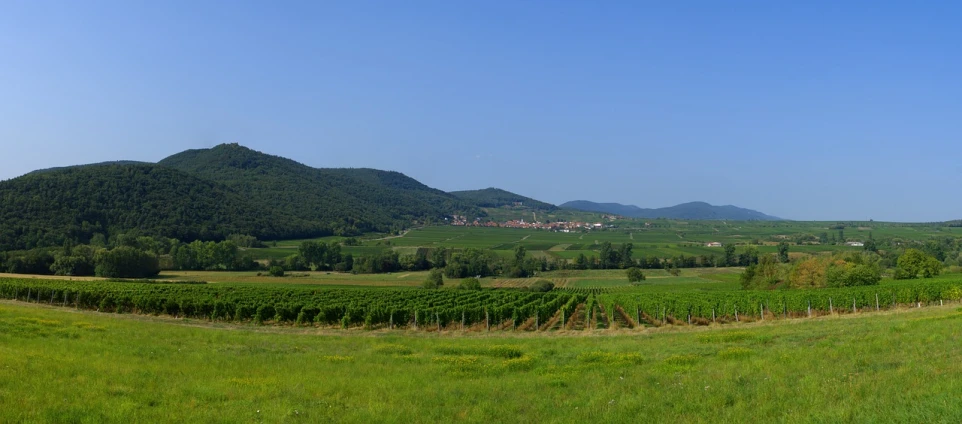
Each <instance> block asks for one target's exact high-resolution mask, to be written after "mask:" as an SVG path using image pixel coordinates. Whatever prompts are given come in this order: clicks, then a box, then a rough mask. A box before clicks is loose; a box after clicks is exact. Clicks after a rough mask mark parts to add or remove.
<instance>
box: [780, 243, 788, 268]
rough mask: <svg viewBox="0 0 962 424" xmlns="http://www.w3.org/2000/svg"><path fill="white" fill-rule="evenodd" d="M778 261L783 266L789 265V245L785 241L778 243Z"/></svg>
mask: <svg viewBox="0 0 962 424" xmlns="http://www.w3.org/2000/svg"><path fill="white" fill-rule="evenodd" d="M778 261H779V262H781V263H783V264H786V263H788V243H786V242H784V241H783V242H781V243H778Z"/></svg>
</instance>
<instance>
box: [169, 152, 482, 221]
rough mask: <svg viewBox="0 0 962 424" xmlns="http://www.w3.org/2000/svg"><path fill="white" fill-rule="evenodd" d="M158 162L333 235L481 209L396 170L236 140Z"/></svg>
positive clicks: (429, 219)
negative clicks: (270, 150) (306, 160)
mask: <svg viewBox="0 0 962 424" xmlns="http://www.w3.org/2000/svg"><path fill="white" fill-rule="evenodd" d="M159 164H160V165H163V166H168V167H171V168H174V169H177V170H180V171H184V172H187V173H190V174H192V175H195V176H197V177H200V178H203V179H206V180H209V181H213V182H216V183H220V184H224V185H225V186H227V187H229V188H231V189H232V190H234V191H235V192H236V193H238V194H240V195H241V196H243V197H244V198H247V199H250V201H251V202H253V203H254V204H256V205H258V206H260V207H263V208H275V207H281V208H283V209H284V210H285V211H290V212H291V214H292V215H294V216H296V217H297V218H299V219H302V220H306V221H310V222H315V223H318V224H319V225H321V226H322V227H325V228H327V229H329V232H330V233H333V234H357V233H360V232H365V231H386V230H390V229H392V228H397V227H400V226H409V225H412V224H415V223H421V222H425V221H438V220H441V219H443V218H444V217H445V216H448V215H451V214H454V213H470V214H477V213H479V212H480V211H479V210H478V208H477V207H475V206H474V205H471V204H470V203H469V202H465V201H463V200H461V199H459V198H457V197H455V196H453V195H451V194H448V193H445V192H443V191H441V190H436V189H433V188H430V187H428V186H426V185H424V184H421V183H420V182H418V181H416V180H414V179H412V178H410V177H408V176H406V175H404V174H401V173H399V172H391V171H379V170H375V169H318V168H312V167H309V166H307V165H303V164H301V163H298V162H295V161H293V160H290V159H286V158H282V157H278V156H272V155H268V154H264V153H260V152H257V151H254V150H251V149H248V148H246V147H242V146H239V145H237V144H222V145H219V146H216V147H214V148H211V149H198V150H187V151H184V152H182V153H178V154H176V155H173V156H170V157H168V158H166V159H164V160H162V161H160V162H159Z"/></svg>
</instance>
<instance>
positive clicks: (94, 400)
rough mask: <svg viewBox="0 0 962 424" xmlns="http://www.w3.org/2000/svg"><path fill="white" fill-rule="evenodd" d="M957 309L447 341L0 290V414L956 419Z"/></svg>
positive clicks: (7, 418) (103, 419)
mask: <svg viewBox="0 0 962 424" xmlns="http://www.w3.org/2000/svg"><path fill="white" fill-rule="evenodd" d="M960 322H962V309H960V308H959V306H958V305H957V304H953V305H947V306H944V307H938V306H936V307H931V308H921V309H899V310H896V311H891V312H882V313H873V314H864V315H846V316H832V317H821V318H815V319H804V320H781V321H774V322H772V321H765V322H756V323H751V324H745V323H742V324H735V325H732V326H730V327H712V326H709V327H697V328H691V329H688V328H681V327H664V328H658V329H648V330H645V331H644V332H642V333H636V332H632V333H630V334H623V331H628V330H599V331H592V332H590V333H591V334H592V335H594V337H540V336H537V335H536V334H535V333H499V334H498V335H495V336H491V335H486V334H483V333H478V334H479V335H477V336H463V335H459V336H451V335H454V334H462V333H450V334H451V335H449V334H446V333H443V334H441V335H439V334H437V333H423V332H413V331H412V332H400V333H399V332H397V331H394V332H392V331H389V330H382V331H373V332H365V331H362V330H351V331H336V332H333V333H332V332H330V331H329V330H319V329H303V328H292V327H285V326H281V327H250V326H245V325H241V326H236V325H232V324H224V323H216V324H209V323H205V322H197V321H195V320H192V319H177V320H175V319H172V318H164V317H156V318H155V317H144V316H137V315H115V314H110V315H105V314H100V313H95V312H85V311H81V312H78V311H74V310H70V309H62V308H55V307H49V306H38V305H33V304H25V303H22V302H10V301H0V364H2V366H0V421H2V422H97V423H107V422H117V423H120V422H124V423H126V422H224V423H236V422H272V423H273V422H278V423H279V422H398V423H409V422H452V421H457V422H486V423H487V422H585V421H600V422H626V423H627V422H639V421H646V422H685V423H688V422H706V423H708V422H758V421H779V422H799V423H803V422H804V423H809V422H959V421H962V408H959V406H958V399H959V397H960V396H962V379H959V378H958V376H959V375H962V362H959V361H958V358H959V357H962V338H960V337H962V332H959V331H958V328H959V324H960ZM578 334H584V333H583V332H578Z"/></svg>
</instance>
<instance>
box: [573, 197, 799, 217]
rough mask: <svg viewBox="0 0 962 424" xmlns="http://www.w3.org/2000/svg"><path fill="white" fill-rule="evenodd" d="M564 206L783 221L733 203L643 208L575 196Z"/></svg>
mask: <svg viewBox="0 0 962 424" xmlns="http://www.w3.org/2000/svg"><path fill="white" fill-rule="evenodd" d="M559 206H560V207H562V208H567V209H577V210H581V211H587V212H600V213H610V214H614V215H621V216H626V217H630V218H651V219H655V218H667V219H691V220H714V219H728V220H733V221H780V220H782V219H781V218H778V217H775V216H771V215H766V214H764V213H761V212H759V211H756V210H752V209H745V208H740V207H737V206H732V205H725V206H714V205H710V204H708V203H705V202H689V203H682V204H680V205H675V206H669V207H666V208H654V209H647V208H640V207H638V206H635V205H623V204H620V203H595V202H591V201H587V200H574V201H570V202H565V203H563V204H561V205H559Z"/></svg>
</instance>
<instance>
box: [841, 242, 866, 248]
mask: <svg viewBox="0 0 962 424" xmlns="http://www.w3.org/2000/svg"><path fill="white" fill-rule="evenodd" d="M845 245H846V246H852V247H863V246H865V243H862V242H860V241H850V242H848V243H845Z"/></svg>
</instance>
